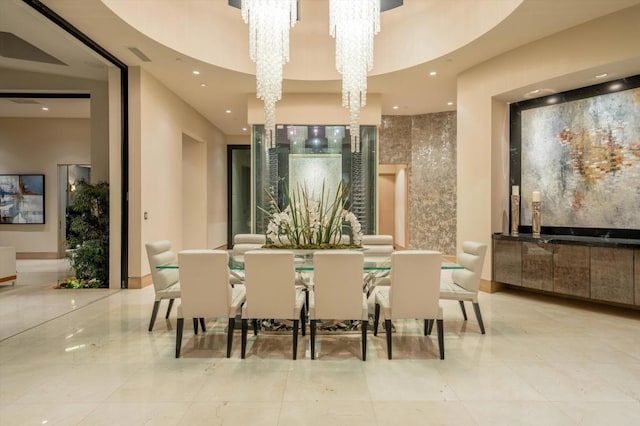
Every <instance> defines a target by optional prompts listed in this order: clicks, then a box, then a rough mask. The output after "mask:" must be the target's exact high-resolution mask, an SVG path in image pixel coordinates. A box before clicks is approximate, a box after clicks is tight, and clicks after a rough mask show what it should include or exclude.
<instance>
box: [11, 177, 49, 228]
mask: <svg viewBox="0 0 640 426" xmlns="http://www.w3.org/2000/svg"><path fill="white" fill-rule="evenodd" d="M44 223H45V222H44V175H37V174H34V175H31V174H19V175H0V224H2V225H4V224H44Z"/></svg>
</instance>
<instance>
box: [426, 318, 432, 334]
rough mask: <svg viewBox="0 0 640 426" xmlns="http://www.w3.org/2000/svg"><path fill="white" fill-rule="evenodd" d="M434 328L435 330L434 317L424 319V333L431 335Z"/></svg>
mask: <svg viewBox="0 0 640 426" xmlns="http://www.w3.org/2000/svg"><path fill="white" fill-rule="evenodd" d="M432 330H433V320H432V319H429V320H424V335H425V336H430V335H431V331H432Z"/></svg>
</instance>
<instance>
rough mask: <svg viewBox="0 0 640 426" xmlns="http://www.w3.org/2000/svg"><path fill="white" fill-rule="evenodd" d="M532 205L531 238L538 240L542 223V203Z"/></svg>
mask: <svg viewBox="0 0 640 426" xmlns="http://www.w3.org/2000/svg"><path fill="white" fill-rule="evenodd" d="M531 204H533V220H532V226H531V233H532V234H533V235H532V236H533V238H540V226H541V222H542V211H541V208H542V203H541V202H540V201H534V202H532V203H531Z"/></svg>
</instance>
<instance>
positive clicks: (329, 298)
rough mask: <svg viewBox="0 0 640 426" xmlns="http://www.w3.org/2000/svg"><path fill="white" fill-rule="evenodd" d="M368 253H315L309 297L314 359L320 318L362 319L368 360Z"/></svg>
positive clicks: (363, 347) (363, 343) (346, 251)
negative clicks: (365, 269)
mask: <svg viewBox="0 0 640 426" xmlns="http://www.w3.org/2000/svg"><path fill="white" fill-rule="evenodd" d="M363 266H364V255H363V254H362V252H359V251H353V250H323V251H320V252H316V253H314V255H313V269H314V271H313V290H312V291H311V293H310V297H309V320H310V321H311V323H310V325H311V359H315V355H316V352H315V342H316V325H317V324H316V323H317V321H318V320H333V319H344V320H360V321H361V324H362V360H363V361H366V360H367V329H368V324H369V313H368V309H367V297H366V295H365V294H364V292H363V289H362V284H363V278H362V268H363Z"/></svg>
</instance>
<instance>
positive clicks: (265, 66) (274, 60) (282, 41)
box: [241, 0, 298, 148]
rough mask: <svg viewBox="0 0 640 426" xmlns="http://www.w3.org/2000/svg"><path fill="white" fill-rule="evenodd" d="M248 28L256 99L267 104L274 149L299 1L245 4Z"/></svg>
mask: <svg viewBox="0 0 640 426" xmlns="http://www.w3.org/2000/svg"><path fill="white" fill-rule="evenodd" d="M241 11H242V19H243V20H244V22H245V23H248V24H249V56H250V57H251V60H252V61H253V62H255V63H256V82H257V93H256V96H257V97H258V98H259V99H262V100H263V101H264V130H265V139H266V140H265V144H266V146H267V147H268V148H275V144H276V134H275V132H276V102H277V101H279V100H280V98H281V97H282V67H283V65H284V64H286V63H287V62H289V28H292V27H293V26H294V25H295V24H296V19H297V17H298V2H297V0H242V5H241Z"/></svg>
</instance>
